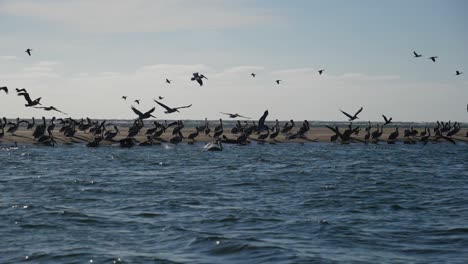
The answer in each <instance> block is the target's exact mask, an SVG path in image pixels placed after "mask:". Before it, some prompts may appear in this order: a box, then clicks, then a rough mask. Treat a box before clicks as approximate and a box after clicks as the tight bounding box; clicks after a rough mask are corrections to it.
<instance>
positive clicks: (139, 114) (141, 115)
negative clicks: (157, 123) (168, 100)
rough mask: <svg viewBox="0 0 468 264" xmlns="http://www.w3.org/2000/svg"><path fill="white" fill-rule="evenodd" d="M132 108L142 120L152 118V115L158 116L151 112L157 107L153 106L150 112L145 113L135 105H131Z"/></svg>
mask: <svg viewBox="0 0 468 264" xmlns="http://www.w3.org/2000/svg"><path fill="white" fill-rule="evenodd" d="M131 109H132V110H133V112H134V113H135V114H137V115H138V119H140V120H143V119H147V118H150V117H154V118H156V117H155V116H153V115H152V114H151V113H153V112H154V110H155V109H156V107H153V108H151V109H150V110H149V111H148V112H145V113H142V112H140V111H139V110H138V109H136V108H135V107H133V106H132V107H131Z"/></svg>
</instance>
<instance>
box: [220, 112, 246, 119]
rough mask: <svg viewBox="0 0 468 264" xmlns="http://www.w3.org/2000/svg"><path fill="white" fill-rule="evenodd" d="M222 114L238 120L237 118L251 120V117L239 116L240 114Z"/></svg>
mask: <svg viewBox="0 0 468 264" xmlns="http://www.w3.org/2000/svg"><path fill="white" fill-rule="evenodd" d="M220 113H221V114H223V115H228V116H229V118H236V117H242V118H247V119H250V117H246V116H242V115H239V114H238V113H235V114H231V113H223V112H220Z"/></svg>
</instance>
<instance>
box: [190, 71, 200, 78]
mask: <svg viewBox="0 0 468 264" xmlns="http://www.w3.org/2000/svg"><path fill="white" fill-rule="evenodd" d="M192 75H193V77H194V78H198V77H200V76H199V75H198V72H194V73H193V74H192Z"/></svg>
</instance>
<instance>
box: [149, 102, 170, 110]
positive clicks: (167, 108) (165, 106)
mask: <svg viewBox="0 0 468 264" xmlns="http://www.w3.org/2000/svg"><path fill="white" fill-rule="evenodd" d="M153 101H155V102H156V103H157V104H158V105H160V106H162V107H164V109H166V110H168V111H169V110H172V108H170V107H169V106H167V105H165V104H163V103H160V102H158V101H156V100H153Z"/></svg>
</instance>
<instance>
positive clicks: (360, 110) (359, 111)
mask: <svg viewBox="0 0 468 264" xmlns="http://www.w3.org/2000/svg"><path fill="white" fill-rule="evenodd" d="M362 109H364V107H362V106H361V108H360V109H359V110H358V111H357V112H356V113H355V114H354V116H357V115H359V113H361V112H362Z"/></svg>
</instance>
